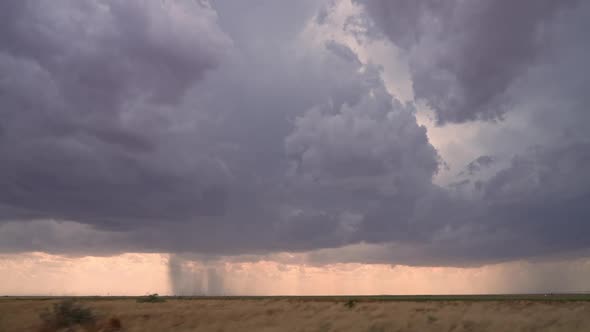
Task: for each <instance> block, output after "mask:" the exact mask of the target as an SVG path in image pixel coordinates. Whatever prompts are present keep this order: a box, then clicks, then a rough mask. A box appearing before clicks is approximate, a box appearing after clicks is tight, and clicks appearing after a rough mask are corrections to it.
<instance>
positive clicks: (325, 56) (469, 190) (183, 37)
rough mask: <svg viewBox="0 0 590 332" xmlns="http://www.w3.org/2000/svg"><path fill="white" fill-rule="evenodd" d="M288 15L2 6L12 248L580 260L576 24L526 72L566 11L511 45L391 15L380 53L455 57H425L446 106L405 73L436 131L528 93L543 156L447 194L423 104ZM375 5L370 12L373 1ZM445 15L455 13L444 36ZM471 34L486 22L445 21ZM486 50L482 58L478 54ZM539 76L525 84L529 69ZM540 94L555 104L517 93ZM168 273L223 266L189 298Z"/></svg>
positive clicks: (212, 289)
mask: <svg viewBox="0 0 590 332" xmlns="http://www.w3.org/2000/svg"><path fill="white" fill-rule="evenodd" d="M284 4H285V5H286V6H287V7H284V8H283V7H281V6H280V5H279V4H278V3H277V2H275V1H267V0H257V1H254V2H252V3H250V2H249V3H248V4H246V3H236V2H235V1H222V0H217V1H215V2H213V7H210V6H209V5H208V4H207V3H200V2H199V3H197V2H192V1H191V2H189V1H165V2H149V3H147V2H142V1H128V2H125V3H120V2H115V1H73V0H72V1H66V0H63V1H55V2H51V5H49V3H40V2H34V1H30V2H29V1H23V2H6V3H3V4H1V5H0V6H1V8H0V9H2V10H0V12H1V13H2V15H5V17H3V20H2V22H1V23H0V24H2V29H1V31H0V36H1V38H2V40H3V41H5V42H3V43H2V44H1V45H0V72H1V73H2V76H1V78H0V96H1V98H0V103H1V105H0V115H1V118H0V126H1V128H2V130H1V131H0V186H1V187H2V191H0V220H1V221H2V222H0V250H1V251H26V250H39V251H50V252H59V253H70V254H72V253H73V254H84V253H94V254H112V253H115V252H120V251H138V252H146V251H147V252H175V253H182V252H186V253H189V252H192V253H195V252H196V253H199V254H202V255H205V256H207V255H211V256H216V255H235V254H244V253H248V254H252V255H257V254H268V253H272V252H279V251H289V250H296V251H305V250H317V249H325V248H338V247H341V246H349V245H353V246H354V245H356V244H359V243H365V244H366V245H368V246H378V247H379V248H380V249H379V250H378V251H371V250H368V251H361V252H358V253H351V252H350V251H346V250H344V251H341V252H339V251H337V249H334V250H336V252H330V253H329V254H325V252H322V253H319V254H318V255H319V256H321V257H320V258H317V259H316V261H318V262H334V261H355V260H359V261H361V262H384V261H387V262H398V263H407V264H422V265H424V264H450V265H469V264H481V263H482V262H491V261H498V260H506V259H514V258H527V257H531V256H535V255H545V254H552V253H556V252H565V251H568V250H574V251H575V250H581V249H584V248H586V247H587V245H586V244H585V243H584V240H583V239H582V238H580V236H579V234H584V233H587V231H588V230H587V229H586V226H585V225H584V222H583V220H585V219H587V217H588V216H590V212H589V211H587V209H586V208H585V205H584V204H582V202H584V201H585V200H587V198H588V194H587V188H589V187H590V183H588V177H587V176H586V175H587V169H588V167H587V166H589V165H587V164H588V160H587V159H588V157H587V154H588V153H587V149H588V142H587V139H588V136H587V131H584V129H585V127H584V126H587V125H586V123H588V121H583V120H584V119H586V117H587V115H585V114H586V113H587V112H586V113H585V112H584V111H585V110H587V96H586V97H583V98H581V97H580V96H583V95H584V94H582V93H581V92H582V91H583V92H584V93H585V89H583V88H582V87H583V86H584V83H585V82H586V80H587V77H588V76H587V75H585V72H587V70H586V69H585V67H583V66H580V65H579V64H580V63H584V61H585V60H584V59H585V58H586V57H585V56H584V55H585V54H586V53H587V52H588V50H587V48H586V47H584V46H579V42H578V41H579V40H580V37H581V36H579V35H576V34H574V33H572V32H573V31H577V30H579V26H578V25H582V26H583V25H584V24H586V23H584V22H586V20H585V15H584V14H581V13H576V14H575V15H577V16H576V18H575V19H572V18H571V17H568V19H566V20H565V21H559V22H562V24H563V26H561V25H560V26H559V28H556V29H552V30H551V31H546V33H547V34H548V35H551V36H553V37H552V38H551V39H552V40H553V39H555V40H558V41H559V43H562V45H561V46H562V48H563V49H564V50H568V51H567V52H565V51H564V52H563V53H564V54H565V53H567V54H569V56H567V57H564V58H563V59H562V60H560V61H559V64H555V65H553V66H550V70H549V72H547V70H546V68H545V67H542V66H541V67H540V65H538V64H534V65H532V64H533V63H534V60H535V59H536V54H537V53H536V52H537V51H536V50H537V49H538V48H537V46H539V45H538V44H537V41H536V40H537V39H536V37H535V36H536V35H537V34H538V31H539V27H540V26H541V25H542V24H545V23H544V22H548V19H549V18H550V17H552V16H555V15H554V13H555V12H556V11H557V10H558V7H559V8H562V6H561V5H560V6H558V5H551V4H550V3H549V2H547V3H546V2H541V3H540V5H539V8H536V9H535V10H533V11H532V13H529V12H526V15H525V14H524V12H525V7H524V5H522V4H518V5H516V6H517V7H516V8H515V12H513V13H511V14H510V16H509V17H508V20H507V22H508V23H507V25H509V26H511V27H512V28H514V29H515V31H517V32H518V33H515V36H506V38H513V39H514V40H512V39H511V40H510V41H507V42H504V41H503V39H502V38H504V34H503V33H501V32H502V31H504V30H503V29H504V27H503V28H502V29H501V30H500V31H492V32H490V31H488V30H490V29H491V28H490V26H489V25H490V24H492V23H493V22H495V21H493V20H492V19H491V18H489V17H488V15H490V14H491V13H499V12H501V10H500V9H501V8H500V7H502V6H501V5H500V4H496V3H491V2H486V1H480V2H474V3H470V4H464V8H463V7H462V8H456V7H455V5H454V4H455V3H454V2H445V3H444V6H443V5H442V2H441V3H439V2H434V1H433V2H412V3H410V2H408V3H407V4H406V5H405V7H401V8H404V10H405V11H406V12H407V13H408V16H407V17H408V18H411V19H409V20H408V22H407V23H403V24H402V23H399V22H397V23H391V24H393V25H392V26H391V27H388V28H387V29H385V32H387V33H388V35H389V36H390V38H392V39H393V40H394V41H396V40H398V39H399V40H400V45H401V46H402V47H404V48H407V49H408V50H410V52H414V53H412V54H416V55H421V54H422V55H424V54H425V53H423V51H424V50H425V49H426V47H427V46H428V47H430V46H432V47H433V49H435V48H436V47H438V46H441V48H440V50H442V51H444V52H449V53H448V54H446V55H445V57H446V56H450V59H452V60H453V61H452V62H449V63H450V65H451V67H445V66H446V65H447V64H449V63H444V61H443V62H440V61H439V60H440V59H438V60H437V58H436V57H437V56H438V55H437V53H432V55H431V56H432V57H435V58H421V57H417V58H416V59H415V61H417V62H416V63H418V64H420V63H421V64H426V63H430V62H429V61H430V60H432V59H434V60H436V61H434V62H432V64H433V65H432V66H433V67H430V68H426V67H424V68H421V69H420V70H424V73H432V74H433V75H434V76H437V75H439V74H440V71H448V73H446V74H444V75H447V74H448V75H450V76H448V75H447V76H445V77H450V80H451V81H452V82H450V83H449V82H448V81H446V82H439V83H440V84H441V86H443V87H444V89H442V90H437V91H438V92H436V94H434V95H429V94H424V92H419V90H420V89H421V87H420V86H421V85H422V87H423V86H424V85H428V84H431V81H430V80H431V78H432V77H429V78H427V79H425V80H424V81H421V80H422V78H420V76H414V79H415V81H414V87H415V89H416V91H417V97H419V98H423V99H428V98H431V99H432V100H435V99H436V98H450V99H449V100H451V101H452V102H453V103H457V105H458V106H457V105H454V106H452V107H450V106H449V107H450V108H445V109H442V108H441V109H437V107H442V106H440V105H439V106H437V105H436V103H434V102H431V105H432V106H433V107H434V108H435V110H437V112H438V113H439V120H440V121H441V122H445V121H459V122H460V121H465V120H468V119H474V118H486V119H489V118H494V117H495V116H497V115H499V114H500V113H501V112H499V111H498V110H495V111H489V112H488V111H484V110H483V109H485V108H486V107H488V106H490V105H491V104H490V103H492V104H493V103H494V102H495V99H496V98H497V97H498V96H500V95H503V91H504V89H505V88H506V87H508V85H510V86H512V85H515V86H516V87H515V88H511V89H510V94H511V95H518V96H520V99H519V100H528V101H527V103H526V105H524V104H523V105H522V109H523V110H524V111H522V112H523V113H522V114H525V115H527V116H530V117H529V118H527V117H526V116H525V118H526V119H528V120H530V124H531V129H530V133H531V135H530V136H531V137H533V139H532V141H533V142H532V143H536V145H539V148H537V149H536V150H534V149H533V150H530V151H528V152H523V151H519V152H518V153H517V154H516V156H515V157H514V158H513V159H511V157H510V156H508V157H506V156H504V159H501V158H499V159H498V160H500V159H501V160H500V161H506V160H512V162H511V163H509V164H508V165H503V164H501V163H500V162H499V161H497V160H496V152H497V151H494V152H493V153H491V155H493V156H494V157H493V158H492V157H489V156H488V155H482V156H481V157H479V158H477V159H476V160H474V161H473V162H472V163H470V164H468V165H467V166H466V170H467V171H466V176H469V177H470V178H469V179H465V178H461V179H459V180H462V181H463V182H457V183H456V186H455V188H454V189H449V188H443V187H440V186H437V185H435V184H433V177H434V176H435V175H436V174H437V172H438V169H439V167H440V165H441V159H440V157H439V155H438V152H437V151H436V150H435V148H434V147H433V146H432V145H431V144H430V142H429V140H428V135H427V132H426V128H425V127H423V126H420V125H419V124H418V123H417V121H416V116H415V112H416V110H415V107H414V105H413V104H412V103H403V102H401V101H399V100H398V99H397V98H396V97H395V96H392V95H391V94H390V92H389V91H388V89H387V88H386V85H385V83H384V81H383V79H382V74H383V70H384V68H382V67H380V66H379V65H376V64H372V63H371V62H367V63H365V62H363V60H361V59H362V57H360V56H359V54H358V53H357V52H356V51H354V50H353V49H351V48H350V47H349V46H347V45H346V44H344V43H343V42H342V41H339V40H336V38H335V37H334V36H325V38H324V36H317V35H314V34H313V33H314V30H313V29H314V27H317V26H319V25H326V24H328V23H326V22H331V20H328V19H325V20H323V21H322V20H320V21H321V22H318V21H317V19H316V14H317V12H318V11H320V10H324V11H325V13H324V14H322V15H326V17H325V18H327V17H328V16H329V15H334V13H333V9H334V7H331V6H323V5H324V4H323V3H318V2H316V1H301V2H299V1H298V2H288V4H287V2H285V3H284ZM367 6H368V9H369V13H371V14H372V15H373V16H375V15H376V14H375V13H374V10H375V8H379V7H375V8H372V7H371V6H377V3H374V4H372V5H369V4H367ZM387 6H389V5H387ZM521 6H523V7H521ZM321 8H324V9H321ZM392 8H393V7H391V8H389V7H387V8H385V9H383V12H384V13H388V14H387V15H390V14H391V13H389V10H390V9H392ZM564 8H565V7H564ZM586 10H587V8H586ZM563 12H564V13H565V11H563ZM469 13H472V14H473V15H471V14H469ZM468 14H469V15H468ZM424 15H426V16H427V17H429V18H428V19H424V17H425V16H424ZM446 15H456V16H457V17H458V18H459V20H458V21H457V23H453V24H450V23H445V22H443V21H444V20H443V18H444V19H446V17H447V16H446ZM512 15H516V16H518V15H522V16H523V22H513V21H515V20H516V19H515V18H514V17H512ZM527 15H528V16H527ZM568 15H573V14H571V13H569V12H568ZM525 16H526V17H525ZM283 17H285V19H284V20H283ZM386 17H388V16H383V18H386ZM414 18H415V20H414ZM375 20H376V23H377V24H378V25H382V24H385V23H383V22H382V23H379V22H380V21H379V18H378V17H375ZM422 20H426V21H428V22H430V23H428V24H435V25H440V26H442V27H444V29H443V30H442V31H446V32H448V33H449V35H448V36H446V35H445V37H447V39H444V38H443V39H441V40H440V41H432V40H430V39H429V38H431V37H432V36H433V35H432V31H431V30H429V29H431V27H430V25H428V24H427V25H426V26H424V27H423V23H424V22H422ZM466 20H480V21H481V23H482V24H481V26H477V27H476V28H474V29H468V30H465V31H464V30H460V29H459V28H458V25H455V24H459V23H458V22H463V23H465V22H467V21H466ZM570 21H571V22H573V23H571V22H570ZM415 22H417V23H415ZM344 24H345V25H347V26H348V28H347V29H349V30H350V29H352V30H354V31H349V30H345V31H347V33H349V34H351V35H352V36H353V37H355V36H356V37H358V36H357V35H356V33H357V32H359V31H362V30H363V29H362V28H361V27H359V29H356V28H354V29H353V28H352V27H351V26H352V25H354V24H356V25H363V24H369V23H368V22H363V21H362V20H361V21H358V22H356V21H355V22H351V21H350V20H345V23H344ZM404 26H409V27H410V28H411V29H410V31H407V34H406V33H405V32H404V29H402V28H403V27H404ZM343 28H344V27H343ZM369 28H370V27H369ZM369 28H367V29H368V30H365V32H367V31H369V30H370V29H369ZM426 28H428V29H426ZM390 30H391V31H390ZM521 30H522V31H521ZM461 31H463V33H460V32H461ZM523 31H524V32H523ZM451 32H453V34H452V33H451ZM472 34H473V35H472ZM494 36H495V37H498V39H495V38H494ZM559 36H561V37H563V38H557V37H559ZM564 36H567V38H565V37H564ZM319 37H321V38H319ZM484 37H485V38H488V39H489V43H491V45H488V46H489V48H487V49H486V50H487V51H486V50H479V49H478V48H477V47H476V45H475V44H472V43H475V40H476V39H478V38H484ZM500 37H502V38H500ZM317 39H320V41H318V40H317ZM431 42H432V43H434V44H431ZM437 43H438V44H437ZM433 45H434V46H433ZM571 45H577V47H571ZM455 46H457V47H455ZM527 47H532V49H533V50H534V51H531V52H528V51H525V50H524V48H527ZM422 48H424V50H423V49H422ZM472 48H476V49H477V52H476V53H473V52H472V53H471V56H470V55H469V54H467V53H469V52H470V51H471V49H472ZM490 50H501V52H500V53H499V54H497V59H498V64H501V63H504V64H505V65H506V68H504V67H502V68H501V69H499V70H498V71H496V69H497V68H496V67H494V66H496V64H494V65H492V64H491V61H492V60H491V58H490V56H491V54H488V53H487V52H489V51H490ZM424 52H425V51H424ZM444 52H443V53H444ZM478 52H479V53H478ZM513 52H515V54H517V56H516V57H515V58H513V54H512V53H513ZM523 54H524V55H523ZM559 54H562V53H559ZM468 60H469V61H468ZM545 60H546V59H544V60H543V61H545ZM441 63H442V64H444V66H442V65H441ZM539 63H541V61H540V62H539ZM572 63H573V64H572ZM576 64H578V65H576ZM439 66H442V67H439ZM529 66H531V68H530V70H529V71H528V72H527V75H530V76H527V75H524V76H523V75H521V74H519V73H520V71H522V70H524V69H523V68H525V67H527V68H528V67H529ZM416 68H418V67H414V69H415V70H416ZM449 68H452V70H451V69H449ZM544 68H545V69H544ZM463 72H467V73H469V75H466V76H465V75H464V74H463ZM488 72H491V73H492V74H493V75H491V76H489V75H487V73H488ZM414 73H415V74H416V73H418V72H417V71H414ZM444 75H443V76H444ZM471 75H473V76H471ZM494 75H496V76H494ZM560 75H561V76H560ZM576 75H577V76H576ZM434 76H433V77H434ZM476 76H481V77H482V80H481V82H480V81H477V82H475V83H474V82H472V80H474V78H475V77H476ZM517 76H518V77H519V78H518V80H517V81H518V82H516V83H514V82H513V81H515V78H516V77H517ZM521 76H522V77H521ZM523 77H524V78H523ZM550 77H556V78H559V82H551V81H550V80H548V79H547V78H550ZM486 80H487V81H486ZM455 81H456V82H455ZM488 81H489V82H488ZM486 82H487V83H486ZM439 83H436V84H439ZM533 83H534V84H533ZM562 83H563V84H562ZM447 88H448V89H459V90H462V91H461V95H459V97H457V96H455V95H453V93H454V92H453V91H450V90H445V89H447ZM429 89H430V88H429ZM463 90H464V91H463ZM538 91H543V92H542V93H539V92H538ZM535 92H537V93H539V94H540V95H542V96H545V97H544V98H546V99H543V98H542V96H535V98H527V96H534V93H535ZM421 93H422V95H421ZM420 96H422V97H420ZM455 97H457V98H459V99H453V98H455ZM584 98H586V99H584ZM492 99H493V100H492ZM549 100H552V101H553V103H554V104H551V103H548V101H549ZM535 103H539V104H544V105H547V106H548V107H547V109H545V110H542V111H537V110H538V108H537V107H536V104H535ZM447 106H448V105H446V106H445V107H447ZM455 106H457V107H455ZM549 106H551V107H549ZM559 107H561V108H559ZM531 109H534V111H531ZM555 109H560V111H561V112H562V113H559V112H555ZM449 112H450V113H449ZM447 113H448V114H447ZM558 114H567V116H559V115H558ZM573 119H575V120H573ZM566 129H567V130H566ZM537 132H543V133H545V132H546V133H551V135H549V134H546V135H543V136H542V135H538V134H537ZM508 137H511V136H509V135H503V136H502V138H503V139H508ZM543 137H545V140H542V138H543ZM531 145H532V144H531ZM483 153H487V151H484V152H482V153H480V154H483ZM483 175H486V176H485V177H484V176H483ZM476 176H478V178H475V177H476ZM547 202H550V204H548V203H547ZM564 216H566V217H567V218H565V219H564ZM563 220H566V221H563ZM564 224H565V225H566V226H567V227H562V226H563V225H564ZM506 241H509V242H510V243H511V245H510V246H507V245H506ZM325 250H328V249H325ZM322 255H323V256H322ZM319 256H316V257H319ZM322 257H323V258H322ZM181 263H182V262H181ZM171 264H172V265H171V268H172V269H171V273H175V277H174V278H175V280H176V281H177V282H178V283H177V284H176V286H174V287H176V288H177V289H178V290H179V291H181V292H185V291H186V289H189V291H190V292H193V293H206V294H208V293H218V292H220V291H221V290H222V289H223V281H222V280H221V279H219V278H217V276H216V273H217V272H216V271H215V270H211V269H208V268H207V267H206V266H205V267H202V269H201V270H199V271H200V272H199V273H200V274H201V275H202V278H201V279H200V281H198V282H196V284H190V285H185V284H184V281H182V280H181V279H182V275H183V272H182V268H184V267H183V266H181V265H182V264H184V263H182V264H180V263H178V262H175V261H173V262H172V263H171ZM179 264H180V265H179ZM179 280H180V281H179ZM191 282H195V281H194V280H193V281H191Z"/></svg>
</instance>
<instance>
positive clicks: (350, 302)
mask: <svg viewBox="0 0 590 332" xmlns="http://www.w3.org/2000/svg"><path fill="white" fill-rule="evenodd" d="M344 306H345V307H347V308H348V309H352V308H354V307H355V306H356V300H352V299H351V300H348V301H346V302H345V303H344Z"/></svg>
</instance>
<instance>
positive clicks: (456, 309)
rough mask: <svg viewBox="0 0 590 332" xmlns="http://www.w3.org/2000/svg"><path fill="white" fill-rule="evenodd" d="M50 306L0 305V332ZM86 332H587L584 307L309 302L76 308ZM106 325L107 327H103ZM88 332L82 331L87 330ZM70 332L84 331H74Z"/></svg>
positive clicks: (125, 303) (589, 316) (28, 327)
mask: <svg viewBox="0 0 590 332" xmlns="http://www.w3.org/2000/svg"><path fill="white" fill-rule="evenodd" d="M57 301H58V300H32V299H31V300H29V299H27V300H23V299H5V300H0V331H1V332H21V331H39V328H40V326H41V320H40V318H39V314H40V313H41V312H43V310H44V309H46V308H48V307H51V305H52V304H53V303H56V302H57ZM82 303H83V304H84V305H85V306H87V307H90V308H91V309H92V310H93V311H94V313H95V314H96V315H97V319H98V321H97V325H96V326H95V327H94V328H92V330H93V332H94V331H113V329H112V328H111V327H109V326H111V325H112V324H113V322H112V321H111V320H113V319H118V320H119V321H120V323H121V325H122V330H121V331H125V332H135V331H137V332H139V331H141V332H149V331H157V332H163V331H174V332H183V331H213V332H218V331H219V332H220V331H262V332H264V331H268V332H270V331H314V332H315V331H317V332H319V331H372V332H379V331H422V332H424V331H453V332H462V331H494V332H495V331H564V332H565V331H567V332H575V331H590V302H567V301H561V302H559V301H556V302H542V301H482V302H477V301H473V302H471V301H433V302H430V301H422V302H410V301H402V302H398V301H385V302H379V301H372V302H370V301H367V302H364V301H359V302H357V303H355V305H354V306H353V307H352V308H348V307H347V306H345V305H344V304H345V301H336V300H334V301H332V300H330V301H326V300H323V301H322V300H317V299H313V298H310V299H279V298H276V299H273V298H269V299H190V300H182V299H173V300H171V299H169V300H167V301H166V302H162V303H137V302H136V300H135V299H118V300H110V299H107V300H98V301H91V300H83V301H82ZM109 321H111V322H109ZM89 330H90V329H89ZM72 331H85V330H84V329H82V328H79V329H78V328H77V329H73V330H72Z"/></svg>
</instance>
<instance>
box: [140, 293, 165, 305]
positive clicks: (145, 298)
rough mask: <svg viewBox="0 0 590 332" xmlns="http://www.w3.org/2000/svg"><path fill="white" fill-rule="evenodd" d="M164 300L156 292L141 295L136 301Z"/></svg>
mask: <svg viewBox="0 0 590 332" xmlns="http://www.w3.org/2000/svg"><path fill="white" fill-rule="evenodd" d="M165 301H166V300H164V299H163V298H161V297H160V296H159V295H158V294H157V293H154V294H150V295H147V296H142V297H140V298H139V299H137V302H139V303H157V302H165Z"/></svg>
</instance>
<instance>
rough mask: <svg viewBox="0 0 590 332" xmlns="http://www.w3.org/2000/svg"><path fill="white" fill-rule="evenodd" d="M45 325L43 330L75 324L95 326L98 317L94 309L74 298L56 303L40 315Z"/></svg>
mask: <svg viewBox="0 0 590 332" xmlns="http://www.w3.org/2000/svg"><path fill="white" fill-rule="evenodd" d="M40 317H41V320H42V321H43V325H42V328H41V331H52V330H57V329H61V328H66V327H71V326H75V325H82V326H93V325H94V324H95V322H96V317H95V315H94V313H93V312H92V310H90V309H89V308H86V307H84V306H82V305H81V304H79V303H77V302H75V301H74V300H72V299H67V300H63V301H61V302H59V303H55V304H54V305H53V306H52V308H51V309H48V310H45V311H43V312H42V313H41V315H40Z"/></svg>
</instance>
